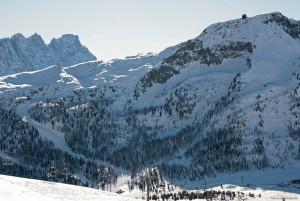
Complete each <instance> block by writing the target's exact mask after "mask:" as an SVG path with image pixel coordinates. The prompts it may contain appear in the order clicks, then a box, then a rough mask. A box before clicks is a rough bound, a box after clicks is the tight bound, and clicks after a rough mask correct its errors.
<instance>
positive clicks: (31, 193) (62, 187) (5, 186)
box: [0, 175, 300, 201]
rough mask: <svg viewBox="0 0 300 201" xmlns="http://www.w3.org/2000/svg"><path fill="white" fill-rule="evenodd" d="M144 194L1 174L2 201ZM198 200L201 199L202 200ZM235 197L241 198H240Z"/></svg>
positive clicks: (277, 194) (127, 200)
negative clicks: (109, 190)
mask: <svg viewBox="0 0 300 201" xmlns="http://www.w3.org/2000/svg"><path fill="white" fill-rule="evenodd" d="M211 189H213V190H220V191H223V190H230V191H235V192H243V193H244V194H245V197H246V198H247V200H249V201H252V200H253V201H254V200H257V201H271V200H274V199H279V200H282V198H287V200H288V198H289V199H293V200H299V199H300V195H299V194H296V193H289V192H285V191H277V190H266V189H262V188H256V189H253V188H246V187H240V186H235V185H230V184H223V186H222V187H221V186H216V187H213V188H211ZM179 190H181V189H178V188H176V189H175V192H178V191H179ZM199 190H200V191H203V190H201V189H199ZM249 193H253V194H254V195H255V197H254V198H251V197H249V196H247V195H248V194H249ZM259 194H260V195H261V197H260V198H259V197H258V196H259ZM143 196H145V193H142V192H140V191H132V192H131V193H129V192H125V193H123V194H121V195H119V194H116V193H112V192H108V191H101V190H98V189H92V188H86V187H80V186H73V185H67V184H61V183H54V182H46V181H40V180H34V179H25V178H18V177H12V176H5V175H0V200H5V201H19V200H22V201H40V200H43V201H79V200H88V201H94V200H95V201H96V200H97V201H98V200H101V201H135V200H136V201H138V200H143V199H142V197H143ZM198 200H199V201H200V199H198ZM235 200H238V199H237V198H236V199H235Z"/></svg>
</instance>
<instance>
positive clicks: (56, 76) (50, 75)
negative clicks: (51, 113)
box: [0, 66, 82, 99]
mask: <svg viewBox="0 0 300 201" xmlns="http://www.w3.org/2000/svg"><path fill="white" fill-rule="evenodd" d="M81 87H82V86H81V84H80V82H79V81H78V80H77V79H76V78H75V77H74V76H72V75H70V74H68V73H66V71H65V70H64V69H63V68H62V67H59V66H50V67H47V68H45V69H42V70H37V71H30V72H22V73H16V74H12V75H8V76H3V77H0V93H3V94H5V95H2V96H1V98H2V99H3V98H4V99H8V98H10V97H11V96H15V95H18V94H19V95H21V94H22V95H29V94H30V95H35V96H37V97H40V96H45V97H44V98H46V97H51V96H54V97H55V96H58V97H59V96H62V94H64V95H67V94H70V93H71V92H72V91H73V90H75V89H78V88H81Z"/></svg>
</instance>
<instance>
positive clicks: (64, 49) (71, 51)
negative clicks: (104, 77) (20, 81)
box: [0, 33, 96, 75]
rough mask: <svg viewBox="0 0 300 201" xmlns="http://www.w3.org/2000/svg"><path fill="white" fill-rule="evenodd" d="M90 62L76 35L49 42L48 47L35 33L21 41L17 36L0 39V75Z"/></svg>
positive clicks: (91, 57) (20, 37) (22, 38)
mask: <svg viewBox="0 0 300 201" xmlns="http://www.w3.org/2000/svg"><path fill="white" fill-rule="evenodd" d="M91 60H96V57H95V56H94V55H93V54H92V53H91V52H90V51H89V50H88V49H87V48H86V47H84V46H82V44H81V43H80V41H79V38H78V36H76V35H72V34H65V35H63V36H62V37H60V38H58V39H53V40H52V41H51V42H50V44H48V45H47V44H45V42H44V41H43V39H42V37H41V36H40V35H38V34H33V35H32V36H30V37H28V38H25V37H24V36H23V35H22V34H20V33H18V34H15V35H13V36H12V37H11V38H3V39H0V75H6V74H9V73H17V72H22V71H29V70H38V69H42V68H45V67H48V66H52V65H58V66H70V65H74V64H77V63H80V62H85V61H91Z"/></svg>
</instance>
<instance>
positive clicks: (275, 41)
mask: <svg viewBox="0 0 300 201" xmlns="http://www.w3.org/2000/svg"><path fill="white" fill-rule="evenodd" d="M71 41H72V40H71ZM75 41H76V40H75ZM69 42H70V41H69ZM73 42H74V41H73ZM75 43H76V42H75ZM51 44H52V43H51ZM51 44H50V45H49V48H51V49H55V47H58V46H59V45H57V44H56V42H53V45H51ZM63 44H67V45H66V46H72V42H70V44H69V43H68V42H63ZM58 49H64V48H58ZM67 49H68V48H67ZM71 49H73V48H71ZM0 50H1V49H0ZM71 52H72V51H71ZM74 52H77V51H76V48H75V50H74ZM80 52H81V51H80ZM299 52H300V22H299V21H296V20H293V19H289V18H287V17H285V16H284V15H282V14H281V13H278V12H275V13H269V14H264V15H258V16H254V17H250V18H245V19H242V18H241V19H236V20H231V21H227V22H221V23H217V24H213V25H211V26H209V27H208V28H206V29H205V30H204V31H203V32H202V33H201V34H200V35H199V36H198V37H196V38H194V39H191V40H189V41H186V42H183V43H181V44H178V45H176V46H173V47H170V48H167V49H166V50H164V51H162V52H161V53H159V54H148V55H137V56H134V57H127V58H125V59H116V60H113V61H110V62H102V61H87V62H81V61H78V60H76V59H71V58H72V57H66V56H65V55H66V53H65V52H64V53H60V54H59V55H60V56H58V57H59V58H61V59H62V58H66V59H67V60H65V61H64V62H66V63H65V64H70V65H64V64H61V63H60V65H63V66H65V67H57V66H52V67H48V68H45V69H42V70H36V71H31V72H21V73H17V74H11V75H6V76H3V77H0V100H1V102H2V107H0V109H2V110H3V112H2V113H3V114H2V119H3V121H4V122H6V123H5V124H4V123H3V125H2V124H1V123H0V126H2V127H0V128H1V129H2V133H0V134H2V138H1V140H2V141H1V142H2V144H3V146H2V147H3V150H1V151H2V152H3V154H4V156H7V155H9V154H5V153H4V151H5V150H9V152H12V151H11V149H12V147H13V146H14V143H12V142H11V140H10V139H11V138H10V137H9V136H14V138H17V136H18V135H17V134H16V131H15V129H16V128H14V127H13V125H15V124H13V123H14V122H20V124H21V125H22V126H20V128H22V129H23V130H24V133H28V132H29V131H27V130H30V131H31V132H32V131H34V132H35V133H39V130H41V127H42V128H43V129H42V130H44V131H45V130H46V131H47V130H48V131H49V130H51V132H50V133H60V134H61V135H63V137H61V139H64V141H65V142H64V143H65V144H66V145H67V146H68V148H69V149H70V150H71V153H69V152H68V154H67V156H68V157H67V158H68V163H72V164H75V166H76V170H74V172H77V173H78V172H80V174H81V175H83V176H82V178H81V179H82V180H83V181H89V182H91V184H92V185H94V184H95V183H93V182H95V180H96V179H95V174H93V171H92V169H93V168H95V166H96V165H97V164H99V163H101V164H102V165H103V164H106V165H110V166H112V167H114V168H116V169H118V171H119V172H122V171H123V172H127V173H130V174H133V175H135V173H136V172H138V171H141V170H142V169H143V168H145V167H148V166H157V167H159V168H160V170H161V171H162V173H163V174H164V175H165V176H166V177H167V178H169V179H172V180H173V181H178V180H182V179H184V180H196V181H202V180H203V179H205V178H206V177H211V176H215V175H220V174H228V173H235V172H240V171H248V170H253V169H264V168H282V167H283V168H287V167H295V165H297V164H298V163H299V160H300V132H299V131H300V119H299V115H300V104H299V101H300V99H299V98H300V95H299V94H300V54H299ZM0 54H1V51H0ZM75 55H77V54H75ZM79 55H81V54H79ZM75 57H76V58H77V56H75ZM78 57H79V58H82V57H81V56H78ZM5 58H6V59H7V60H9V59H10V57H5ZM37 58H40V61H39V59H37V61H39V62H42V63H43V62H44V61H43V60H44V59H46V58H48V57H46V56H39V57H37ZM87 60H88V59H87ZM89 60H90V59H89ZM0 61H1V60H0ZM72 61H76V62H74V65H72V64H71V63H69V62H72ZM78 62H81V63H79V64H75V63H78ZM0 67H1V65H0ZM21 71H28V69H25V70H24V69H23V70H21ZM25 110H26V111H25ZM9 119H13V121H9ZM22 119H23V120H22ZM26 119H27V120H26ZM32 122H33V123H32ZM18 128H19V127H18ZM31 132H29V133H31ZM0 136H1V135H0ZM39 136H44V137H45V136H47V137H46V142H47V143H50V145H49V147H47V149H45V150H41V152H42V153H43V154H42V155H44V152H48V151H53V150H54V149H55V148H57V147H55V146H54V145H55V144H57V143H58V142H57V141H55V140H53V138H51V137H49V135H45V132H43V135H41V133H40V135H37V136H31V137H29V138H28V139H26V136H23V137H24V138H22V142H23V143H25V144H30V141H31V138H33V139H36V141H38V140H41V139H39ZM42 139H43V137H42ZM44 140H45V139H44ZM46 142H45V141H42V143H46ZM51 143H52V144H51ZM58 144H59V143H58ZM24 146H25V145H24ZM24 146H20V148H19V149H18V152H17V153H13V154H10V156H11V157H12V158H14V159H15V160H17V161H19V164H18V165H20V166H22V164H25V165H26V164H27V165H28V164H31V163H32V161H31V160H28V159H26V158H24V156H22V154H21V152H22V150H26V153H27V154H33V152H34V151H33V150H34V149H33V148H31V149H27V148H26V147H25V148H24ZM36 146H37V145H36V144H34V147H36ZM58 150H60V149H59V147H58ZM60 151H63V152H62V153H65V150H60ZM62 153H61V152H59V154H57V155H51V156H49V157H50V158H51V160H56V161H59V160H60V159H61V157H63V156H62V155H61V154H62ZM70 156H72V157H74V158H72V160H71V159H69V157H70ZM78 156H80V157H83V161H84V162H82V163H80V162H78V161H80V159H79V158H77V157H78ZM64 157H66V156H64ZM37 158H39V156H36V158H35V159H33V161H35V160H38V159H37ZM73 160H74V162H71V161H73ZM90 161H92V162H93V165H90V164H89V162H90ZM49 164H50V162H49V161H48V162H45V163H39V164H38V167H39V168H41V169H45V168H47V167H48V166H49ZM25 165H23V166H24V167H25ZM70 165H71V164H70ZM23 166H22V167H23ZM84 166H86V167H88V169H89V170H90V171H80V168H82V167H84ZM60 168H63V167H62V166H61V167H60ZM4 169H5V167H4ZM19 169H20V167H19ZM5 170H6V171H7V173H10V172H11V171H10V170H9V169H8V170H7V169H5ZM19 171H20V170H18V173H19V174H21V173H20V172H19ZM27 174H28V173H27V172H26V173H24V174H23V175H27ZM33 174H34V173H33ZM40 174H41V173H40V172H38V173H36V174H35V176H36V177H40ZM78 174H79V173H78ZM21 175H22V174H21Z"/></svg>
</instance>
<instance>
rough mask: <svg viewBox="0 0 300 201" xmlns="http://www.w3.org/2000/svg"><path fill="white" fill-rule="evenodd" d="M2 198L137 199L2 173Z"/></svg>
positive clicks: (62, 200) (45, 200)
mask: <svg viewBox="0 0 300 201" xmlns="http://www.w3.org/2000/svg"><path fill="white" fill-rule="evenodd" d="M0 200H5V201H18V200H22V201H40V200H43V201H75V200H88V201H94V200H97V201H99V200H101V201H119V200H120V201H123V200H128V201H131V200H136V199H134V198H132V197H129V196H124V195H122V196H121V195H118V194H116V193H111V192H107V191H100V190H98V189H92V188H86V187H79V186H73V185H67V184H60V183H54V182H45V181H40V180H34V179H24V178H17V177H11V176H4V175H0Z"/></svg>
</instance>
